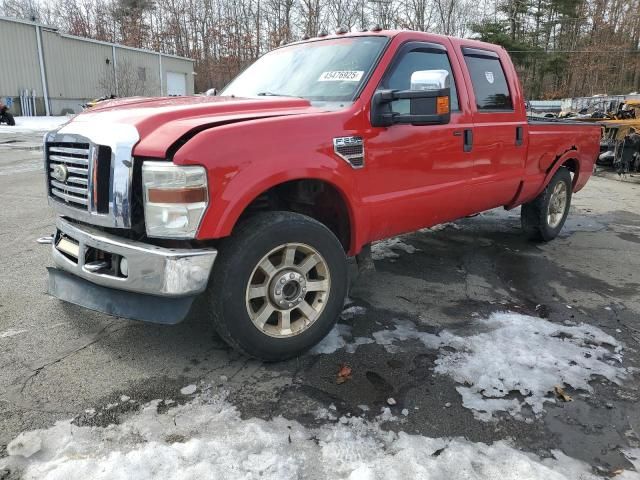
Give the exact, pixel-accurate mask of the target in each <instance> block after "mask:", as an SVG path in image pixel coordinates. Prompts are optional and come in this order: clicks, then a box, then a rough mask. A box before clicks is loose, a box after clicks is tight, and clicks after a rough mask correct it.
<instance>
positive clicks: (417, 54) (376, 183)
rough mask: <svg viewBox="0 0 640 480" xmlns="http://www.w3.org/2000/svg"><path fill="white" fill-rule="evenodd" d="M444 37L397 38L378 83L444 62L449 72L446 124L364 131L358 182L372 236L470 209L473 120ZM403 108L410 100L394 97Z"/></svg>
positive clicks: (403, 79) (396, 107)
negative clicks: (468, 142)
mask: <svg viewBox="0 0 640 480" xmlns="http://www.w3.org/2000/svg"><path fill="white" fill-rule="evenodd" d="M449 48H450V45H449V44H444V43H439V42H417V41H409V42H406V43H404V44H403V45H401V46H399V48H398V50H397V52H396V55H395V57H394V59H393V60H392V61H391V63H390V65H389V67H388V68H387V71H386V72H385V74H384V76H383V78H382V81H381V82H380V84H379V85H378V87H377V88H378V89H394V90H407V89H409V88H410V84H411V74H412V73H414V72H416V71H420V70H434V69H444V70H447V71H448V72H449V73H450V80H451V101H450V105H451V121H450V123H448V124H446V125H401V124H396V125H392V126H390V127H374V128H371V129H370V130H369V131H367V132H365V133H364V135H363V137H364V140H365V145H366V152H367V153H366V155H367V160H366V162H367V167H366V169H365V170H366V175H367V181H366V182H362V183H361V184H359V186H358V187H359V189H360V190H361V193H362V194H363V199H364V201H365V203H366V204H367V206H368V207H369V211H370V216H371V219H372V221H371V228H372V235H373V237H374V238H376V239H377V238H384V237H389V236H391V235H394V234H397V233H401V232H406V231H413V230H417V229H419V228H422V227H425V226H431V225H434V224H437V223H440V222H444V221H447V220H451V219H454V218H458V217H460V216H461V215H465V214H466V213H468V211H467V210H468V208H469V202H468V190H467V189H466V188H465V187H466V186H467V183H468V181H469V180H470V179H471V177H472V175H471V174H472V168H473V158H472V157H471V153H470V152H468V151H466V150H467V149H465V147H464V138H465V133H464V132H465V130H466V131H470V130H471V128H472V124H471V116H470V114H469V112H468V107H467V106H466V105H467V95H466V87H465V83H464V79H463V77H462V74H461V69H460V66H459V65H458V62H457V61H456V58H455V56H453V57H451V56H450V53H449ZM392 110H393V111H394V112H397V113H409V101H408V100H397V101H395V102H393V104H392Z"/></svg>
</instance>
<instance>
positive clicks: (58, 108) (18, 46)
mask: <svg viewBox="0 0 640 480" xmlns="http://www.w3.org/2000/svg"><path fill="white" fill-rule="evenodd" d="M40 31H41V36H42V49H43V56H44V66H45V72H46V79H47V85H48V90H49V105H50V107H51V114H52V115H60V114H64V113H69V112H70V111H73V112H78V111H80V109H81V107H80V104H81V103H83V102H85V101H86V100H89V99H93V98H96V97H100V96H103V95H111V94H116V93H117V94H118V95H119V96H157V95H162V94H166V81H167V80H166V77H167V72H180V73H185V74H186V79H187V83H186V84H187V94H188V95H192V94H193V87H194V79H193V62H192V61H190V60H186V59H181V58H176V57H166V56H164V55H163V56H162V60H161V61H160V55H159V54H158V53H154V52H147V51H140V50H132V49H128V48H124V47H120V46H117V45H116V46H115V53H116V55H115V56H116V59H115V65H116V66H117V72H118V73H117V75H114V59H113V50H114V46H113V45H111V44H106V43H101V42H95V41H91V40H87V39H81V38H78V37H72V36H70V35H63V34H60V33H58V32H56V31H54V30H51V29H47V28H46V27H41V29H40ZM161 63H162V79H161V78H160V64H161ZM116 82H117V85H118V91H117V92H116ZM161 84H162V87H163V88H162V91H161V89H160V86H161ZM25 88H28V89H30V90H31V89H35V90H36V95H37V96H38V97H39V100H40V102H42V99H43V96H44V95H43V88H42V82H41V74H40V64H39V60H38V45H37V37H36V25H35V24H30V23H21V22H14V21H10V20H5V19H1V18H0V97H14V98H16V97H18V96H19V90H20V89H22V90H24V89H25ZM14 110H15V112H16V113H18V109H14Z"/></svg>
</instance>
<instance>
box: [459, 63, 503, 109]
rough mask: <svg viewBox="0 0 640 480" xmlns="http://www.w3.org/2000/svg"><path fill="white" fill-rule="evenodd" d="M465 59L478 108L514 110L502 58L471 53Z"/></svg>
mask: <svg viewBox="0 0 640 480" xmlns="http://www.w3.org/2000/svg"><path fill="white" fill-rule="evenodd" d="M464 59H465V61H466V63H467V68H468V69H469V75H471V83H472V84H473V92H474V93H475V96H476V103H477V107H478V110H513V103H512V101H511V95H510V94H509V86H508V85H507V79H506V77H505V75H504V70H502V65H501V64H500V60H499V59H497V58H486V57H477V56H469V55H465V57H464Z"/></svg>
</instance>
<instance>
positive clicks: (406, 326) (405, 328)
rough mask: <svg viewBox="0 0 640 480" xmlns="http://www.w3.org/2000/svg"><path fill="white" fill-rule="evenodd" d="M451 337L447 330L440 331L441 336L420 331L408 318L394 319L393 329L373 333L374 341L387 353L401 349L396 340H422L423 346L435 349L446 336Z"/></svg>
mask: <svg viewBox="0 0 640 480" xmlns="http://www.w3.org/2000/svg"><path fill="white" fill-rule="evenodd" d="M451 337H452V336H451V335H450V334H449V333H447V332H442V333H441V336H437V335H433V334H431V333H425V332H421V331H419V330H418V329H416V326H415V324H413V323H412V322H410V321H408V320H395V323H394V326H393V329H389V330H380V331H378V332H375V333H374V334H373V338H374V339H375V341H376V343H377V344H379V345H382V346H383V347H384V349H385V350H386V351H387V352H389V353H396V352H399V351H400V350H401V347H400V346H399V345H397V344H396V342H405V341H407V340H417V341H419V342H422V343H423V344H424V346H425V347H427V348H431V349H435V348H438V347H440V346H442V345H444V344H445V342H446V340H447V338H451Z"/></svg>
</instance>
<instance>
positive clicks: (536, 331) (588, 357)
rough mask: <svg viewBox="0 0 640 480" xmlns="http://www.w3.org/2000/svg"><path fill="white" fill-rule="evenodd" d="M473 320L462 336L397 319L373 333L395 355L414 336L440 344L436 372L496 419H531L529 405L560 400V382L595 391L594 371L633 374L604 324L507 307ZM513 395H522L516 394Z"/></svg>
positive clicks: (481, 414) (537, 407)
mask: <svg viewBox="0 0 640 480" xmlns="http://www.w3.org/2000/svg"><path fill="white" fill-rule="evenodd" d="M474 322H475V323H474V328H475V329H476V330H477V331H478V332H479V333H475V334H472V335H470V336H458V335H455V334H453V333H451V332H449V331H446V330H445V331H442V332H440V333H438V334H437V335H435V334H430V333H426V332H421V331H419V330H418V329H417V328H416V325H415V324H414V323H412V322H410V321H407V320H395V321H394V325H393V328H390V329H387V330H381V331H378V332H375V333H373V338H374V339H375V341H376V343H377V344H379V345H382V346H383V347H384V348H385V350H387V351H388V352H389V353H396V352H398V351H401V349H402V346H401V345H400V344H399V343H400V342H405V341H409V340H414V341H418V342H421V343H422V344H423V345H424V346H425V347H426V348H428V349H434V350H435V349H440V351H439V354H438V358H437V359H436V361H435V365H436V366H435V369H434V372H435V373H439V374H442V375H448V376H450V377H451V378H453V379H454V380H455V381H456V382H457V383H460V384H462V385H463V386H462V385H461V386H459V387H457V391H458V393H459V394H460V396H461V397H462V403H463V406H464V407H466V408H469V409H471V410H472V411H473V413H474V416H475V417H476V418H477V419H479V420H483V421H490V420H494V419H495V414H496V413H497V412H508V413H509V414H511V415H512V416H513V417H515V418H516V419H518V420H524V417H523V415H522V409H523V407H528V408H531V410H532V411H533V413H534V415H536V416H539V415H540V414H541V413H542V412H543V406H544V403H545V402H550V403H555V399H554V398H553V391H554V387H555V386H556V385H561V386H564V387H567V386H568V387H572V388H574V389H581V390H584V391H587V392H591V391H593V389H592V387H591V386H590V385H589V382H590V381H591V380H593V378H594V377H595V376H603V377H605V378H607V379H608V380H610V381H612V382H614V383H616V384H620V383H621V381H622V380H623V379H624V378H625V377H626V375H627V373H628V371H627V369H625V368H623V367H622V363H621V362H622V345H621V344H620V343H619V342H618V341H617V340H616V339H615V338H613V337H612V336H610V335H608V334H606V333H605V332H603V331H602V330H600V329H599V328H597V327H593V326H590V325H586V324H571V325H558V324H555V323H552V322H549V321H547V320H544V319H541V318H537V317H531V316H528V315H521V314H518V313H504V312H500V313H494V314H493V315H491V316H490V317H489V318H487V319H482V318H476V319H475V320H474ZM442 347H450V348H449V350H446V349H443V348H442ZM451 349H453V351H451ZM513 392H518V393H519V394H520V397H519V398H511V397H512V396H511V395H510V394H511V393H513Z"/></svg>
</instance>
